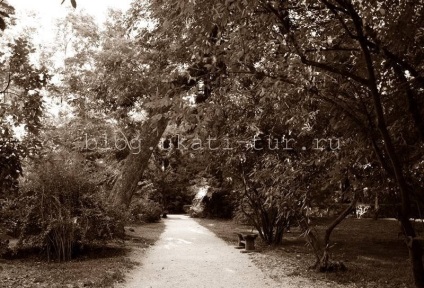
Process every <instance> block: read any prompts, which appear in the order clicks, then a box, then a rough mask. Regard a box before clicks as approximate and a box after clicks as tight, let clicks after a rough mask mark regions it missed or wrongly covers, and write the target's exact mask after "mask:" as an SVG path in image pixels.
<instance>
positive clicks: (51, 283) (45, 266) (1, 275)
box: [0, 223, 164, 288]
mask: <svg viewBox="0 0 424 288" xmlns="http://www.w3.org/2000/svg"><path fill="white" fill-rule="evenodd" d="M163 228H164V225H163V223H154V224H146V225H141V226H139V225H136V226H132V227H127V229H126V231H127V240H126V241H125V242H126V243H125V244H126V245H125V247H123V246H122V245H108V246H107V247H98V248H93V249H91V250H90V251H87V253H86V254H84V255H82V256H80V257H78V258H77V259H75V260H73V261H71V262H66V263H56V262H50V263H48V262H46V261H45V260H44V259H42V258H41V257H40V255H38V254H28V255H26V257H20V259H14V260H4V259H0V287H4V288H9V287H10V288H17V287H20V288H21V287H22V288H24V287H34V288H38V287H49V288H50V287H52V288H55V287H57V288H59V287H60V288H63V287H66V288H67V287H72V288H74V287H75V288H76V287H99V288H100V287H102V288H103V287H104V288H107V287H113V286H114V285H115V284H116V283H119V282H123V281H124V276H125V273H126V271H128V270H131V269H132V268H134V267H135V266H136V265H138V264H139V263H138V262H135V261H133V260H130V259H129V258H128V255H130V254H131V252H132V250H133V249H136V250H137V251H139V252H140V253H143V251H146V250H147V248H149V247H151V246H152V245H153V244H154V242H155V241H156V240H157V239H158V238H159V236H160V234H161V233H162V231H163Z"/></svg>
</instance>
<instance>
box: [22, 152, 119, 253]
mask: <svg viewBox="0 0 424 288" xmlns="http://www.w3.org/2000/svg"><path fill="white" fill-rule="evenodd" d="M45 160H47V161H45V162H44V163H41V162H40V163H38V166H37V167H35V168H34V169H33V170H34V171H31V172H30V173H28V176H27V178H26V179H25V181H24V183H23V185H22V189H21V190H22V191H21V196H20V205H22V207H24V208H25V211H27V212H26V213H25V214H24V216H23V217H22V219H21V223H22V224H21V229H20V237H19V247H21V248H28V247H31V248H39V249H41V251H43V252H44V253H45V255H46V256H47V258H48V259H49V260H50V259H56V260H58V261H65V260H69V259H71V258H72V257H73V256H74V255H75V254H76V253H77V252H78V251H79V250H80V249H81V248H82V247H83V246H84V245H86V244H93V243H95V242H99V241H102V242H103V241H106V240H112V239H119V238H122V237H123V236H124V235H123V233H124V229H123V227H124V219H125V218H124V216H123V215H121V214H120V213H119V212H116V211H113V210H112V209H110V208H109V207H108V206H107V205H106V204H105V201H103V197H101V194H100V193H99V191H98V188H97V186H96V185H95V184H94V183H93V182H92V181H90V179H89V177H88V176H87V173H85V171H84V167H83V165H81V164H80V162H79V161H78V159H77V157H75V156H72V155H62V156H61V157H58V156H57V155H55V156H51V157H50V158H49V159H45Z"/></svg>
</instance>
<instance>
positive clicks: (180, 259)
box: [119, 215, 346, 288]
mask: <svg viewBox="0 0 424 288" xmlns="http://www.w3.org/2000/svg"><path fill="white" fill-rule="evenodd" d="M165 224H166V228H165V231H164V233H163V234H162V235H161V238H160V239H159V241H158V242H157V243H156V244H155V246H154V247H152V248H151V249H149V251H148V252H147V253H146V254H145V255H144V256H139V255H137V254H136V253H135V254H134V256H133V259H134V260H137V257H139V258H138V259H142V260H141V262H142V266H141V267H140V268H136V269H135V270H133V271H131V272H130V274H129V275H128V276H127V279H128V280H127V282H126V283H124V284H123V285H119V287H125V288H135V287H137V288H139V287H143V288H148V287H151V288H168V287H169V288H171V287H172V288H173V287H187V288H201V287H204V288H214V287H225V288H232V287H252V288H253V287H255V288H257V287H273V288H274V287H275V288H276V287H285V288H295V287H296V288H299V287H346V286H344V285H336V284H335V283H334V282H325V281H320V280H314V281H311V280H310V279H308V278H305V277H303V276H296V275H291V276H287V277H284V278H279V279H272V278H271V277H269V275H267V274H265V273H264V272H262V271H261V270H260V269H258V267H257V266H256V265H255V264H254V263H253V261H252V258H254V256H250V255H249V254H243V253H240V250H237V249H234V247H233V246H232V245H229V244H228V243H226V242H225V241H223V240H222V239H220V238H218V237H217V236H215V234H213V233H212V232H211V231H209V230H208V229H206V228H205V227H202V226H201V225H199V224H198V223H197V222H196V221H195V220H193V219H191V218H189V217H188V216H182V215H171V216H169V218H168V219H167V220H165ZM252 255H253V254H252ZM280 264H281V265H282V266H284V265H285V264H284V262H281V263H280Z"/></svg>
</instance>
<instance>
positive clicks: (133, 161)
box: [111, 115, 168, 207]
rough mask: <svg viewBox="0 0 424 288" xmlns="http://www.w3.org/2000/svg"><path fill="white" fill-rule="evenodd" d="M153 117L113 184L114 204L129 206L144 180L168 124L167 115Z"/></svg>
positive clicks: (143, 128)
mask: <svg viewBox="0 0 424 288" xmlns="http://www.w3.org/2000/svg"><path fill="white" fill-rule="evenodd" d="M157 118H158V117H152V118H150V119H148V120H147V121H146V122H145V123H144V124H143V125H142V127H141V133H140V134H141V138H140V140H139V142H138V143H137V145H134V146H137V147H134V148H132V149H131V152H130V154H129V155H128V156H127V159H125V164H124V167H123V169H122V172H121V174H120V175H119V177H118V179H117V180H116V182H115V185H114V186H113V189H112V193H111V199H112V203H113V204H114V206H121V205H125V206H126V207H128V206H129V205H130V203H131V198H132V196H133V194H134V192H135V190H136V189H137V186H138V182H139V181H141V180H142V177H143V171H144V169H146V167H147V164H148V163H149V159H150V156H151V155H152V152H153V150H154V149H156V146H157V145H158V143H159V141H160V139H161V137H162V134H163V133H164V132H165V129H166V127H167V125H168V119H166V117H165V116H163V115H162V116H161V117H160V119H159V120H158V119H157Z"/></svg>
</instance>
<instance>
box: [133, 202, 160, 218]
mask: <svg viewBox="0 0 424 288" xmlns="http://www.w3.org/2000/svg"><path fill="white" fill-rule="evenodd" d="M130 211H131V216H132V219H133V220H134V221H142V222H146V223H153V222H157V221H159V220H160V217H161V214H162V211H163V209H162V206H161V205H160V204H159V203H157V202H155V201H152V200H149V199H143V198H141V199H138V200H136V201H134V202H133V203H132V204H131V209H130Z"/></svg>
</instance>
